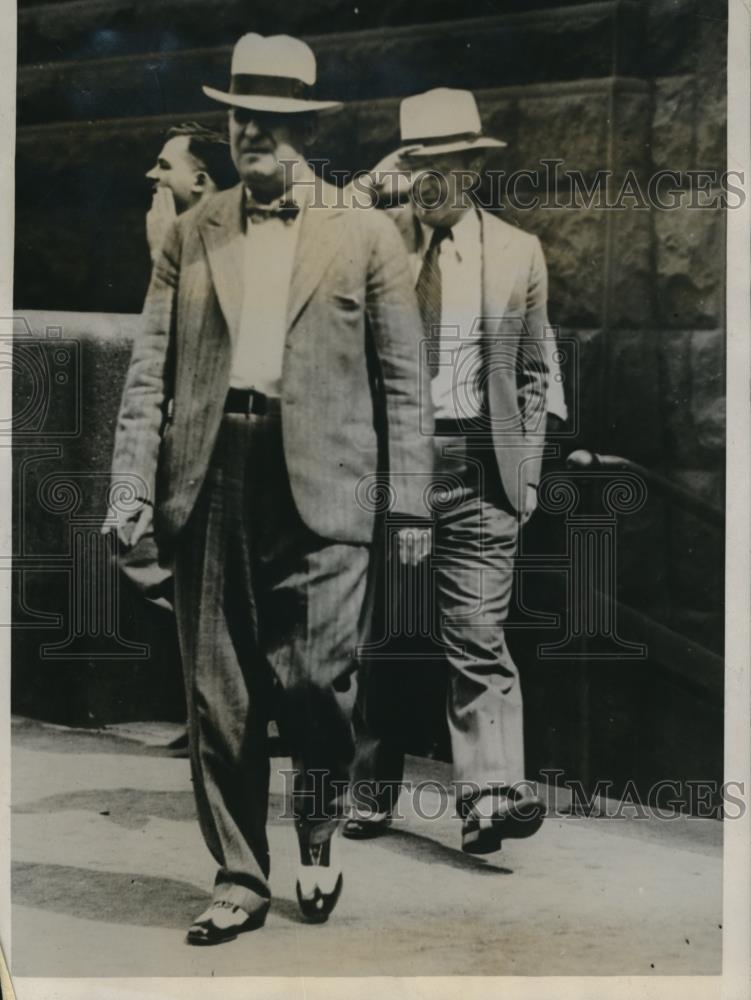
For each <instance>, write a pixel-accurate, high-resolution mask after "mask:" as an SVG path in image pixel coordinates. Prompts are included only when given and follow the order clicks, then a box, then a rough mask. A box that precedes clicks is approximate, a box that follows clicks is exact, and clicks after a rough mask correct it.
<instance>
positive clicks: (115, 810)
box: [13, 788, 196, 830]
mask: <svg viewBox="0 0 751 1000" xmlns="http://www.w3.org/2000/svg"><path fill="white" fill-rule="evenodd" d="M71 809H74V810H75V809H80V810H84V811H86V812H93V813H99V815H105V816H107V817H108V818H109V819H110V820H111V821H112V822H113V823H115V824H117V825H118V826H121V827H124V828H125V829H127V830H137V829H139V828H140V827H142V826H144V825H145V824H146V822H147V821H148V820H149V819H150V818H151V817H154V818H158V819H168V820H176V821H178V822H192V821H195V819H196V805H195V799H194V797H193V792H192V791H190V790H187V791H183V792H180V791H143V790H142V789H138V788H93V789H87V790H86V791H81V792H60V794H58V795H48V796H46V797H45V798H42V799H36V800H35V801H33V802H24V803H23V804H22V805H18V806H15V807H14V808H13V812H14V813H20V814H24V813H26V814H28V813H55V812H68V811H70V810H71Z"/></svg>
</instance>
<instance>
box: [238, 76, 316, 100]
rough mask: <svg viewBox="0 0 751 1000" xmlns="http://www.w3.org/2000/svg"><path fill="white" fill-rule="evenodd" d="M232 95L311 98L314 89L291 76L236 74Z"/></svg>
mask: <svg viewBox="0 0 751 1000" xmlns="http://www.w3.org/2000/svg"><path fill="white" fill-rule="evenodd" d="M229 92H230V94H242V95H244V96H247V97H292V98H309V97H310V96H311V94H312V92H313V88H312V87H309V86H308V84H307V83H303V81H302V80H296V79H294V78H293V77H289V76H262V75H261V74H259V73H235V74H233V76H232V80H231V82H230V86H229Z"/></svg>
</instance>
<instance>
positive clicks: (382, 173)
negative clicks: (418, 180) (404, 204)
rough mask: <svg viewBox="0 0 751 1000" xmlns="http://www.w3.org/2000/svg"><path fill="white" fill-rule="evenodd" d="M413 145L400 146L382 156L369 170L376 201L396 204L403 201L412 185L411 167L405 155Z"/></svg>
mask: <svg viewBox="0 0 751 1000" xmlns="http://www.w3.org/2000/svg"><path fill="white" fill-rule="evenodd" d="M415 148H416V147H414V146H402V147H401V148H400V149H395V150H394V152H393V153H389V154H388V155H387V156H384V158H383V159H382V160H380V161H379V162H378V163H376V165H375V166H374V167H373V169H372V170H371V171H370V181H371V187H372V188H373V191H374V192H375V197H376V202H377V203H378V204H381V203H385V204H387V205H397V204H398V203H399V202H400V201H404V200H405V199H406V198H407V197H408V195H409V192H410V188H411V187H412V177H411V173H412V170H411V167H410V166H409V163H408V162H407V160H406V158H405V157H406V155H407V154H408V153H409V151H410V150H411V149H415Z"/></svg>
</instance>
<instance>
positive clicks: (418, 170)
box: [412, 152, 480, 227]
mask: <svg viewBox="0 0 751 1000" xmlns="http://www.w3.org/2000/svg"><path fill="white" fill-rule="evenodd" d="M479 167H480V163H479V162H478V159H477V157H476V156H475V155H474V154H471V153H467V152H460V153H445V154H443V155H437V156H432V157H422V156H421V157H419V158H415V159H414V160H413V161H412V204H413V205H414V209H415V214H416V215H417V217H418V219H420V221H421V222H424V223H425V224H426V225H428V226H447V227H450V226H453V225H454V223H456V222H457V221H458V220H459V219H460V218H461V217H462V215H464V213H465V212H466V211H467V209H468V208H470V207H471V205H472V199H471V196H470V191H471V189H472V187H473V185H475V184H476V182H477V177H478V170H479Z"/></svg>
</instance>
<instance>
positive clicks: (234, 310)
mask: <svg viewBox="0 0 751 1000" xmlns="http://www.w3.org/2000/svg"><path fill="white" fill-rule="evenodd" d="M242 199H243V190H242V185H238V186H236V187H234V188H232V189H231V190H229V191H227V192H226V193H223V194H221V195H217V197H216V199H215V200H214V204H213V205H212V207H211V209H210V211H209V212H208V213H207V215H206V216H205V217H204V219H203V220H202V221H201V222H200V223H199V229H200V232H201V237H202V239H203V242H204V246H205V247H206V255H207V257H208V261H209V268H210V270H211V277H212V280H213V283H214V288H215V290H216V294H217V298H218V299H219V305H220V307H221V310H222V312H223V313H224V318H225V320H226V322H227V329H228V330H229V333H230V337H231V338H232V340H233V341H234V340H235V339H236V338H237V333H238V330H239V327H240V312H241V310H242V304H243V287H244V265H245V231H244V229H243V221H242Z"/></svg>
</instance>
